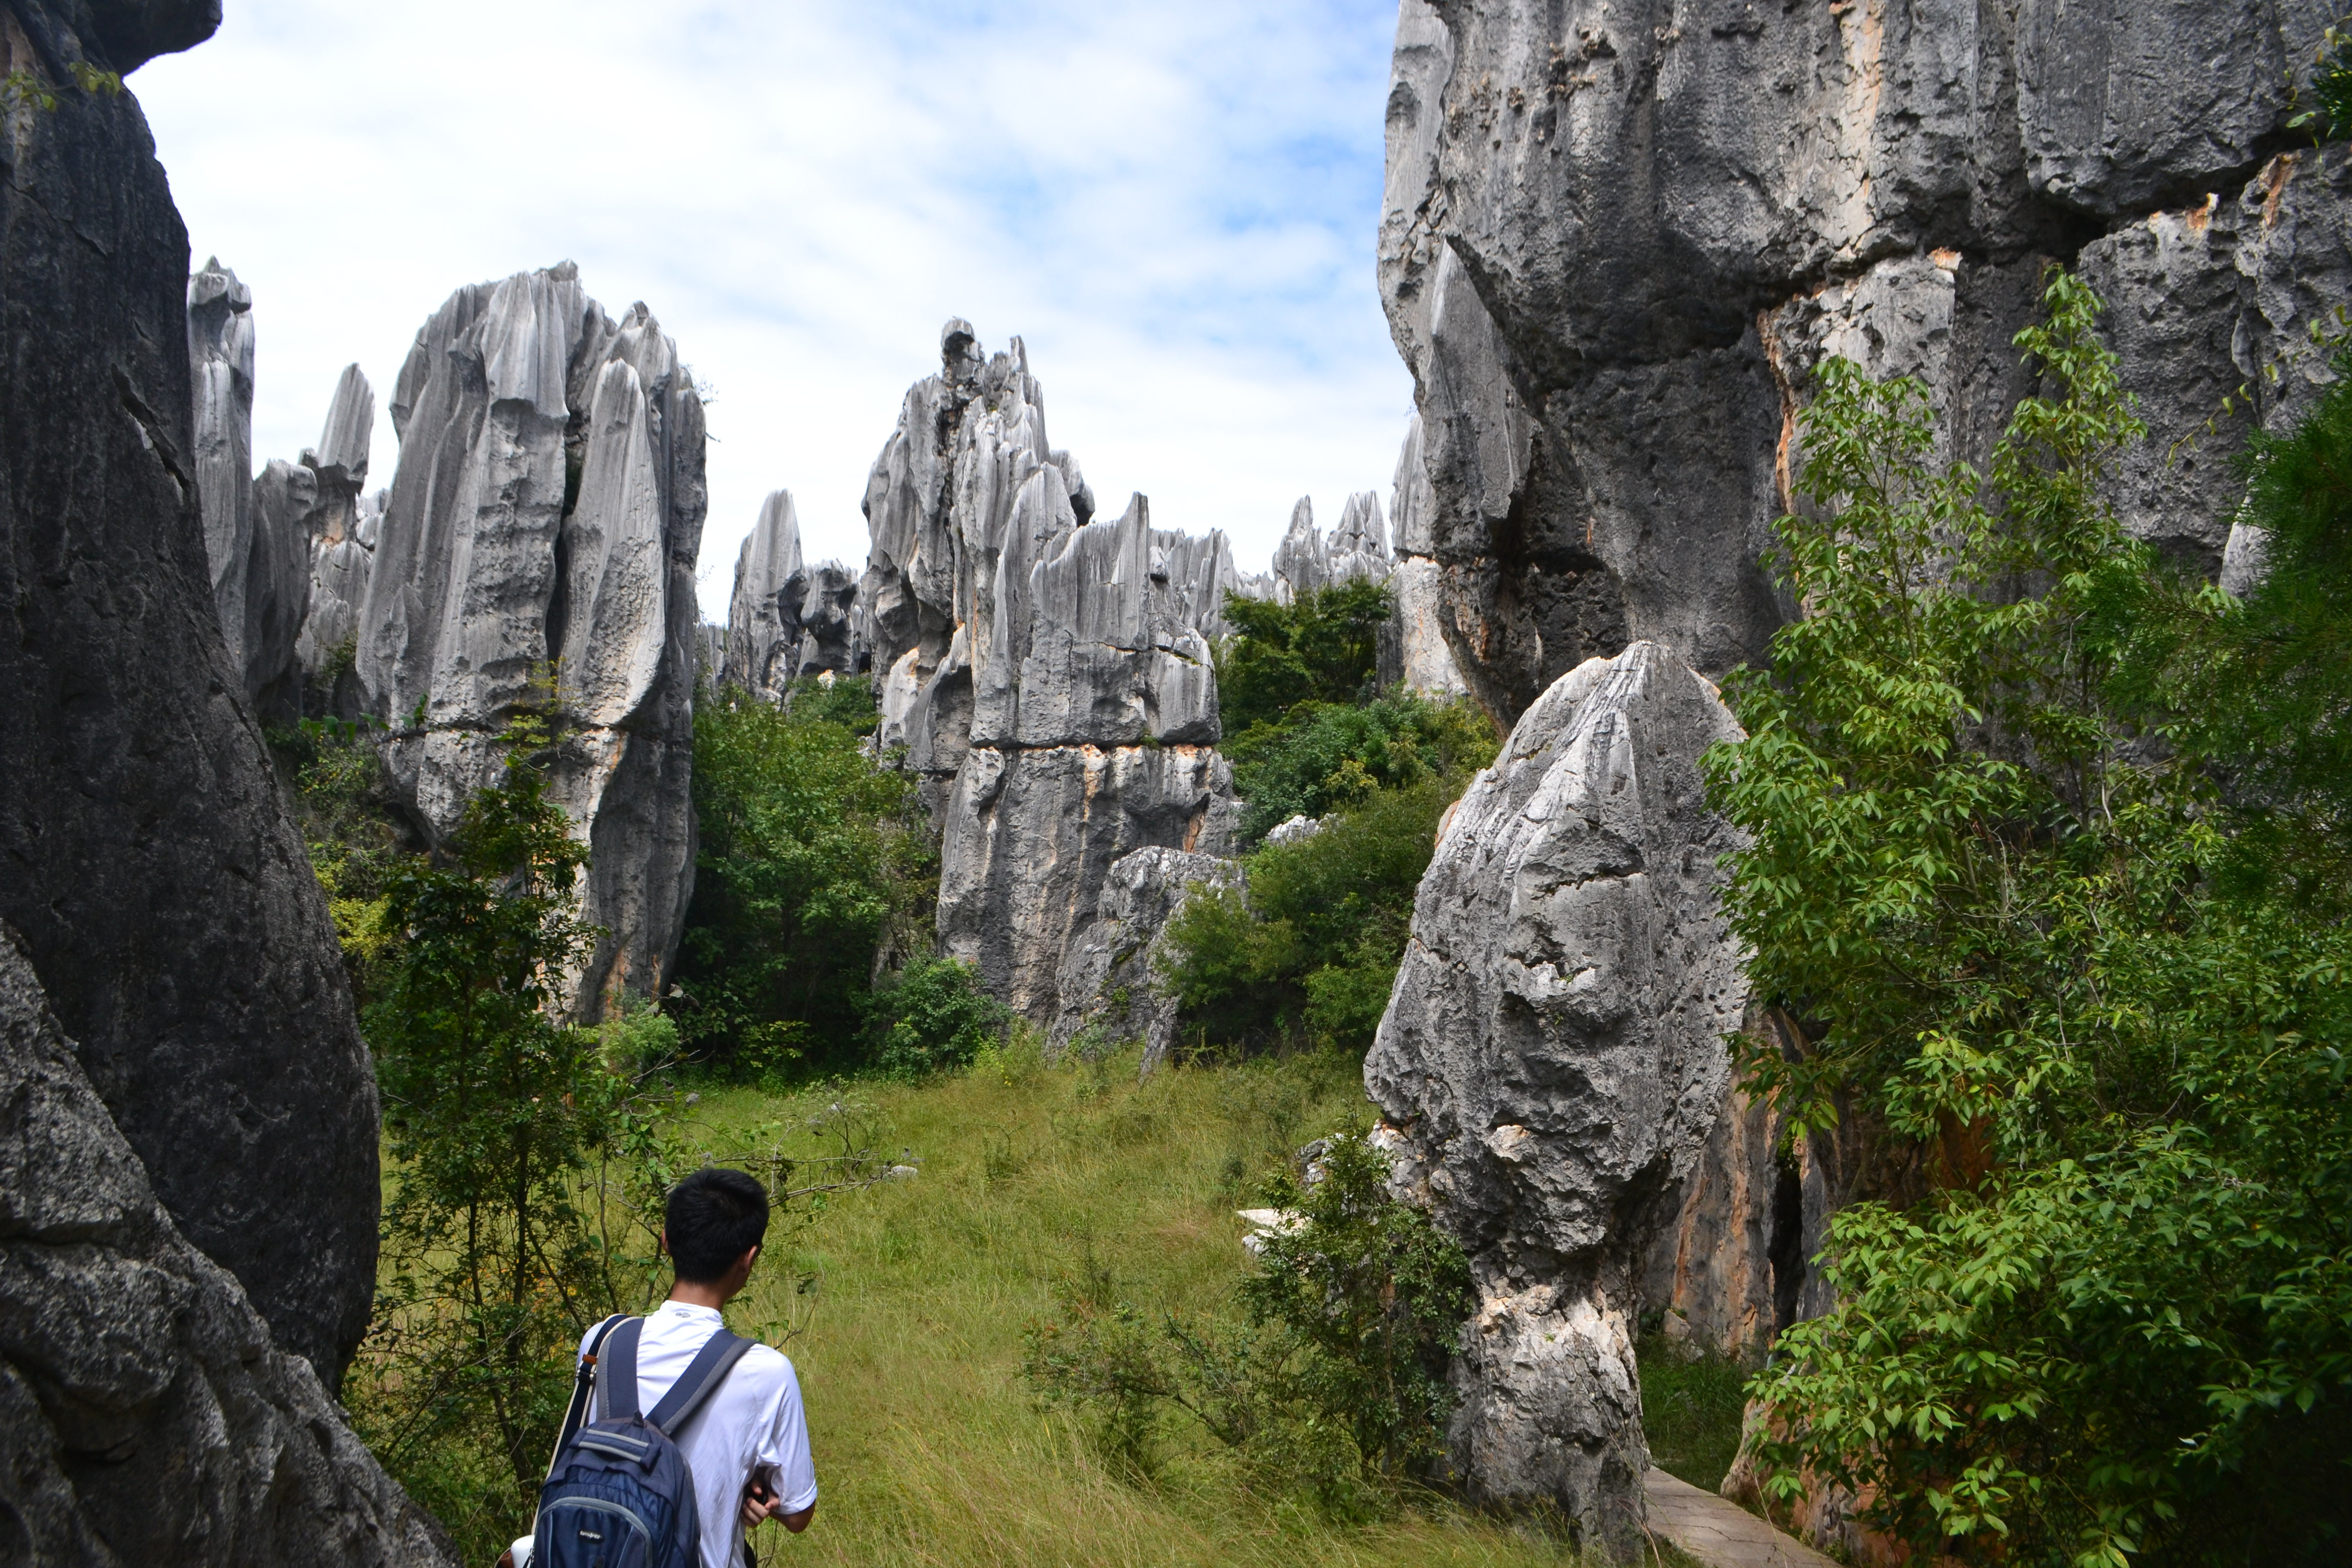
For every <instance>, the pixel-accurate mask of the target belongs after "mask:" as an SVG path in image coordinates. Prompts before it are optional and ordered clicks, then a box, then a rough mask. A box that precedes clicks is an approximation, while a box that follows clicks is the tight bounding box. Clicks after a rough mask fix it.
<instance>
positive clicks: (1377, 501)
mask: <svg viewBox="0 0 2352 1568" xmlns="http://www.w3.org/2000/svg"><path fill="white" fill-rule="evenodd" d="M1389 569H1390V563H1389V540H1388V529H1387V527H1386V526H1385V525H1384V524H1383V523H1382V522H1381V498H1380V497H1378V496H1377V495H1374V494H1373V493H1372V492H1371V491H1370V490H1359V491H1357V492H1356V493H1355V494H1354V495H1351V496H1349V498H1348V504H1347V506H1346V507H1345V508H1344V509H1343V510H1341V511H1340V513H1339V526H1338V527H1337V528H1335V529H1333V530H1332V531H1331V533H1330V536H1329V537H1328V539H1327V538H1326V537H1325V536H1324V534H1323V531H1321V530H1320V529H1318V528H1317V527H1316V526H1315V501H1314V498H1312V497H1310V496H1300V497H1299V498H1298V501H1297V505H1295V506H1293V507H1292V508H1291V509H1290V528H1289V530H1288V531H1286V532H1285V533H1284V534H1283V536H1282V542H1280V543H1279V544H1276V546H1275V547H1274V571H1273V574H1272V575H1273V582H1274V588H1273V593H1272V594H1271V595H1269V596H1270V597H1272V598H1273V600H1274V601H1275V603H1276V604H1278V605H1287V604H1292V603H1295V602H1296V601H1297V598H1298V596H1299V595H1302V594H1312V593H1315V592H1317V591H1318V590H1319V589H1323V588H1328V587H1331V586H1332V585H1333V584H1339V583H1350V582H1354V581H1356V580H1357V579H1359V578H1366V577H1369V578H1371V579H1374V580H1375V581H1377V580H1381V579H1384V578H1386V577H1387V576H1388V574H1389Z"/></svg>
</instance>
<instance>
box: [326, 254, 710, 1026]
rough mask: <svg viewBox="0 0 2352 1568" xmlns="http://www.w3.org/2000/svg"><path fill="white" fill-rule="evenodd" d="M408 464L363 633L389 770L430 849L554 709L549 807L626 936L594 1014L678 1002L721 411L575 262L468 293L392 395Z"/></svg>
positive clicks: (593, 978) (599, 976)
mask: <svg viewBox="0 0 2352 1568" xmlns="http://www.w3.org/2000/svg"><path fill="white" fill-rule="evenodd" d="M392 416H393V424H394V428H395V429H396V430H398V431H399V432H400V437H401V448H400V463H399V467H398V468H397V469H396V471H395V472H394V477H393V482H392V490H391V495H390V500H389V501H388V503H387V505H386V508H385V510H384V514H383V522H382V524H381V528H380V531H379V535H378V538H377V542H376V546H375V552H374V558H373V565H372V568H371V570H370V573H369V580H368V584H367V595H366V598H365V600H364V601H363V604H362V609H361V614H360V630H359V645H358V660H357V663H358V672H359V677H360V679H361V680H362V682H363V683H364V685H365V688H366V691H367V698H368V701H369V703H370V706H371V708H372V710H373V711H374V712H375V713H376V714H377V715H378V716H379V717H380V718H383V720H385V721H387V722H388V723H390V724H391V725H392V726H393V731H392V733H391V735H390V737H389V739H387V741H386V742H384V748H383V750H384V760H385V763H386V766H387V769H388V771H389V773H391V775H392V778H393V780H394V785H395V787H396V788H397V789H398V791H399V792H400V794H401V796H402V799H403V800H404V803H405V804H406V805H407V807H408V809H409V810H410V811H411V813H412V814H413V815H414V816H415V819H416V821H417V823H418V825H419V826H421V827H422V828H423V829H424V830H425V833H426V834H427V836H428V837H438V836H440V835H443V834H446V833H447V832H448V831H449V830H450V829H451V828H452V827H453V826H455V825H456V823H457V818H458V816H459V815H460V814H461V813H462V811H463V809H464V806H465V803H466V801H467V798H468V797H469V796H470V795H471V794H472V793H473V792H474V791H475V790H476V789H478V788H479V787H481V786H482V785H483V784H486V783H488V781H490V780H491V779H494V778H496V777H497V776H498V775H499V770H500V769H501V768H502V766H503V763H502V761H501V758H500V753H499V749H498V746H497V744H496V734H497V731H499V728H500V727H501V726H502V725H503V723H504V722H505V721H506V719H507V717H508V716H509V714H511V713H512V712H514V711H515V710H517V709H518V708H519V707H522V706H526V705H538V704H541V703H543V702H544V701H545V700H546V696H545V689H544V688H545V681H546V675H547V671H548V669H549V667H550V664H551V662H552V665H553V668H554V671H555V678H556V685H555V689H554V698H553V706H554V711H555V716H556V719H557V723H558V728H559V731H560V732H561V743H560V745H559V748H558V752H557V756H556V760H555V762H554V763H553V764H552V767H551V795H553V796H554V798H555V799H557V800H558V801H560V802H561V803H562V805H563V807H564V809H565V810H566V811H567V812H568V813H569V814H570V815H571V817H572V823H573V826H574V830H575V832H576V833H577V834H578V835H579V836H580V837H581V838H582V839H583V841H585V842H586V843H587V844H588V846H589V847H590V852H591V860H590V866H589V870H588V872H587V876H586V882H585V888H584V899H583V913H584V915H585V917H586V918H587V919H588V921H590V922H591V923H593V924H594V925H598V926H601V927H603V928H604V929H605V930H606V931H607V933H608V934H607V935H606V936H605V937H604V939H603V941H602V942H600V943H599V945H598V947H597V950H596V952H595V953H594V954H593V957H592V958H591V959H590V961H589V963H588V964H587V966H586V967H585V969H584V970H583V973H580V974H579V975H577V976H574V977H572V981H571V986H572V991H573V994H575V996H576V999H577V1003H576V1005H577V1008H578V1010H579V1012H580V1013H581V1015H582V1016H587V1017H594V1016H600V1015H601V1014H602V1012H603V1010H604V1008H605V1007H606V1006H607V1005H609V1004H610V1003H611V1002H612V1000H613V998H614V997H615V996H617V995H618V994H622V993H623V992H626V993H629V994H637V995H652V994H659V991H660V987H661V984H662V979H663V976H664V975H666V974H667V973H668V970H669V967H670V964H671V963H672V961H673V959H674V958H675V957H676V954H677V942H678V937H679V932H680V928H681V925H682V923H683V921H684V919H685V911H686V906H687V901H688V897H689V895H690V893H691V891H692V882H693V855H692V844H693V806H692V803H691V801H690V799H689V798H688V768H689V765H690V761H691V752H692V746H693V713H692V702H693V692H694V664H695V657H696V653H695V638H696V627H697V626H698V623H699V621H700V616H699V615H698V612H697V610H696V607H695V597H694V563H695V557H696V555H697V553H698V551H699V550H700V548H701V540H702V521H703V514H704V510H705V509H706V505H707V494H706V491H705V489H704V484H703V422H702V404H701V399H700V396H699V395H698V393H697V392H696V390H695V387H694V384H693V381H692V378H691V377H690V376H689V375H688V374H687V373H686V372H685V370H684V369H683V368H682V367H681V366H680V365H679V363H678V359H677V344H675V343H674V342H671V341H670V340H669V338H668V337H667V336H666V335H664V334H663V332H662V331H661V329H660V327H659V325H658V324H657V323H656V322H655V321H654V320H653V318H652V316H651V315H650V314H649V313H647V311H646V308H645V307H644V306H643V305H637V306H635V307H633V308H632V309H631V310H629V312H628V313H627V314H626V315H625V316H624V317H623V318H622V319H621V320H620V321H617V322H616V321H613V320H611V319H610V318H609V317H607V316H606V315H605V314H604V309H603V307H601V306H600V305H598V304H597V303H596V302H595V301H594V300H591V299H590V298H588V296H587V294H586V293H585V292H584V291H583V289H581V286H580V279H579V274H578V271H577V269H576V268H573V267H572V264H571V263H569V262H565V263H562V265H559V266H556V267H552V268H542V269H541V270H539V271H536V272H519V273H516V274H515V275H514V276H513V277H510V278H508V279H504V280H502V281H499V282H496V283H478V284H473V285H470V286H468V287H467V288H464V289H458V290H457V293H455V294H453V295H451V296H450V297H449V300H448V301H447V303H446V304H444V305H443V306H442V307H441V309H440V310H437V311H436V312H435V313H434V315H433V317H432V318H431V320H429V321H426V322H425V326H424V327H423V329H422V330H421V331H418V333H417V336H416V343H415V347H414V348H413V349H412V350H411V351H410V353H409V356H408V360H407V363H405V364H404V365H403V366H402V367H401V373H400V379H399V382H398V384H396V385H395V387H394V392H393V397H392Z"/></svg>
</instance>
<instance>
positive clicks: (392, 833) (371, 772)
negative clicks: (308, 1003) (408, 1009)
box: [268, 719, 409, 1006]
mask: <svg viewBox="0 0 2352 1568" xmlns="http://www.w3.org/2000/svg"><path fill="white" fill-rule="evenodd" d="M268 741H269V746H270V750H271V752H272V753H273V754H274V755H275V756H276V758H277V760H278V763H279V765H280V767H281V768H282V769H284V770H285V771H286V773H288V774H290V777H291V782H292V786H293V787H292V790H291V796H292V805H293V806H294V816H295V820H296V823H297V825H298V826H299V827H300V828H301V830H302V837H303V842H304V844H305V847H307V848H308V849H309V851H310V868H311V870H312V871H313V872H314V873H315V874H316V875H317V876H318V879H319V886H320V889H322V890H323V891H324V892H325V893H326V895H327V912H328V913H329V914H330V915H331V917H332V918H333V920H334V922H335V937H336V940H337V942H340V943H341V947H342V953H343V967H344V969H345V971H346V973H349V975H350V976H351V981H352V994H353V995H354V996H355V997H356V998H358V1000H359V1001H360V1003H361V1005H362V1006H364V1005H366V1004H367V1003H368V1002H369V1001H370V1000H371V999H372V998H373V995H374V994H375V989H376V986H377V984H379V981H380V978H381V976H382V974H383V969H384V965H385V964H386V963H387V962H388V961H389V960H390V958H391V956H392V952H393V950H394V947H395V946H396V945H397V942H398V932H397V931H396V930H395V928H394V925H393V924H392V922H391V903H390V899H389V896H388V895H389V890H390V884H391V879H392V876H393V874H394V872H395V871H397V870H398V869H399V868H400V867H401V866H402V865H403V863H404V862H405V861H406V860H407V859H408V858H409V855H408V852H407V850H406V849H405V848H404V846H403V844H402V841H401V835H400V832H399V830H398V828H397V827H396V826H394V821H393V817H392V813H391V808H390V806H389V805H388V795H387V790H386V786H385V780H384V774H383V761H382V759H381V758H380V757H379V756H378V754H377V752H376V748H375V743H374V741H373V739H372V736H371V731H369V730H368V729H366V728H365V727H362V726H361V725H357V724H350V723H344V722H341V721H337V720H333V719H305V720H303V721H300V722H299V723H298V724H295V725H293V726H291V727H290V728H288V729H283V730H272V731H269V733H268Z"/></svg>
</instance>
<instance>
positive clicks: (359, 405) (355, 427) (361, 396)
mask: <svg viewBox="0 0 2352 1568" xmlns="http://www.w3.org/2000/svg"><path fill="white" fill-rule="evenodd" d="M374 435H375V388H373V386H370V385H369V384H368V378H367V375H366V374H365V373H364V372H362V370H361V369H360V367H359V366H358V365H356V364H347V365H345V366H344V367H343V374H341V376H340V377H338V378H337V380H336V382H335V396H334V401H332V402H331V403H330V404H328V405H327V424H326V427H325V428H324V429H323V430H321V431H320V434H319V445H318V447H317V449H316V450H315V451H312V452H306V453H304V454H303V461H304V462H305V463H306V464H307V465H309V466H310V468H316V469H318V470H319V472H320V475H321V476H322V477H324V476H327V475H329V474H330V472H331V473H332V476H333V477H335V478H337V479H341V481H342V482H344V483H347V484H350V485H352V486H353V487H357V486H358V485H360V484H362V482H364V481H365V480H366V479H367V471H368V445H369V442H370V441H371V440H372V439H373V437H374Z"/></svg>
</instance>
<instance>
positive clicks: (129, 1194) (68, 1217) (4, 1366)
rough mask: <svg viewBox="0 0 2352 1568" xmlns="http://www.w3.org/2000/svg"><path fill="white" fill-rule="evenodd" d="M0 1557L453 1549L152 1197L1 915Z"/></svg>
mask: <svg viewBox="0 0 2352 1568" xmlns="http://www.w3.org/2000/svg"><path fill="white" fill-rule="evenodd" d="M0 1558H5V1560H6V1561H7V1562H9V1563H17V1564H22V1565H24V1568H48V1565H55V1568H86V1565H99V1564H104V1565H108V1568H112V1565H114V1564H130V1563H137V1564H151V1563H152V1564H199V1563H219V1564H224V1565H226V1564H231V1563H310V1562H333V1563H354V1564H385V1565H388V1568H389V1565H393V1564H416V1565H419V1568H422V1565H425V1564H436V1565H437V1564H443V1563H453V1562H454V1561H455V1558H454V1556H453V1555H452V1553H451V1552H449V1550H448V1546H447V1542H446V1540H445V1539H444V1538H443V1537H442V1535H441V1533H440V1531H439V1529H438V1528H437V1527H436V1525H435V1524H434V1523H433V1521H432V1520H431V1519H430V1518H429V1517H427V1516H426V1515H425V1513H424V1511H423V1510H420V1509H418V1508H417V1507H416V1506H415V1504H413V1503H411V1502H410V1501H409V1500H408V1498H407V1497H406V1495H405V1494H404V1493H403V1492H402V1491H401V1489H400V1488H399V1487H398V1486H397V1485H396V1484H394V1482H393V1480H392V1479H390V1478H389V1477H387V1476H386V1475H385V1474H384V1473H383V1470H382V1469H380V1468H378V1467H377V1465H376V1462H375V1460H374V1459H373V1458H372V1457H371V1456H370V1455H369V1453H368V1451H367V1450H366V1448H364V1447H362V1446H361V1444H360V1441H359V1439H358V1438H356V1437H354V1436H352V1435H351V1433H350V1432H349V1431H348V1430H346V1429H345V1427H344V1426H343V1423H342V1417H341V1412H339V1411H338V1410H337V1409H336V1408H335V1405H334V1404H333V1403H332V1401H331V1400H330V1399H329V1397H328V1395H327V1392H326V1390H325V1389H324V1388H323V1387H321V1386H320V1382H319V1379H318V1375H317V1374H316V1373H314V1372H313V1371H312V1370H311V1368H310V1363H308V1362H306V1361H304V1360H302V1359H301V1358H300V1357H299V1356H296V1355H293V1354H290V1353H289V1352H285V1351H282V1350H279V1349H278V1348H276V1347H274V1346H273V1345H272V1344H271V1343H270V1334H269V1326H268V1324H267V1323H266V1322H264V1321H263V1320H262V1317H261V1315H260V1314H259V1313H258V1312H257V1311H255V1310H253V1306H252V1303H251V1302H250V1301H248V1300H247V1299H246V1293H245V1291H244V1290H243V1289H240V1288H239V1286H238V1285H237V1283H236V1279H234V1278H233V1277H231V1276H230V1275H229V1274H228V1272H227V1271H226V1270H225V1269H223V1268H220V1267H219V1266H218V1265H217V1264H215V1263H214V1262H213V1261H212V1260H211V1259H210V1258H206V1257H205V1255H204V1254H203V1253H201V1252H199V1251H197V1250H196V1249H195V1248H194V1247H191V1246H190V1245H189V1244H188V1243H187V1241H186V1240H185V1239H184V1237H182V1236H181V1235H180V1233H179V1231H178V1229H177V1228H175V1227H174V1226H173V1224H172V1220H171V1216H170V1215H167V1214H165V1213H164V1212H163V1206H162V1205H160V1204H158V1203H157V1202H156V1199H155V1194H154V1191H153V1189H152V1187H151V1186H150V1185H149V1184H148V1180H147V1172H146V1169H145V1167H143V1166H142V1164H141V1163H140V1161H139V1156H138V1155H137V1154H136V1153H135V1152H132V1150H131V1146H130V1145H129V1144H128V1143H127V1142H124V1141H123V1137H122V1134H121V1131H118V1130H117V1129H116V1127H115V1125H114V1122H113V1121H112V1120H111V1119H110V1118H109V1116H108V1115H107V1111H106V1107H105V1105H104V1104H103V1103H102V1102H101V1101H100V1099H99V1097H98V1094H97V1092H96V1091H95V1090H94V1089H91V1087H90V1084H89V1079H88V1078H87V1077H86V1076H85V1075H84V1073H83V1071H82V1068H81V1064H80V1063H79V1061H78V1060H77V1059H76V1055H75V1048H74V1044H73V1042H72V1041H71V1040H69V1039H68V1038H67V1037H65V1035H64V1034H63V1033H62V1032H61V1031H60V1030H59V1028H58V1023H57V1020H56V1018H55V1017H54V1016H51V1014H50V1012H49V1009H48V1008H47V1005H46V1004H45V1002H44V999H43V996H42V994H41V989H40V984H39V983H38V981H37V980H36V979H35V977H34V974H33V970H32V966H31V964H30V963H27V962H26V957H25V955H24V952H23V951H22V950H21V949H20V947H19V946H18V944H17V942H16V933H15V932H14V931H11V930H9V929H8V928H7V927H6V926H5V925H0Z"/></svg>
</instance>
